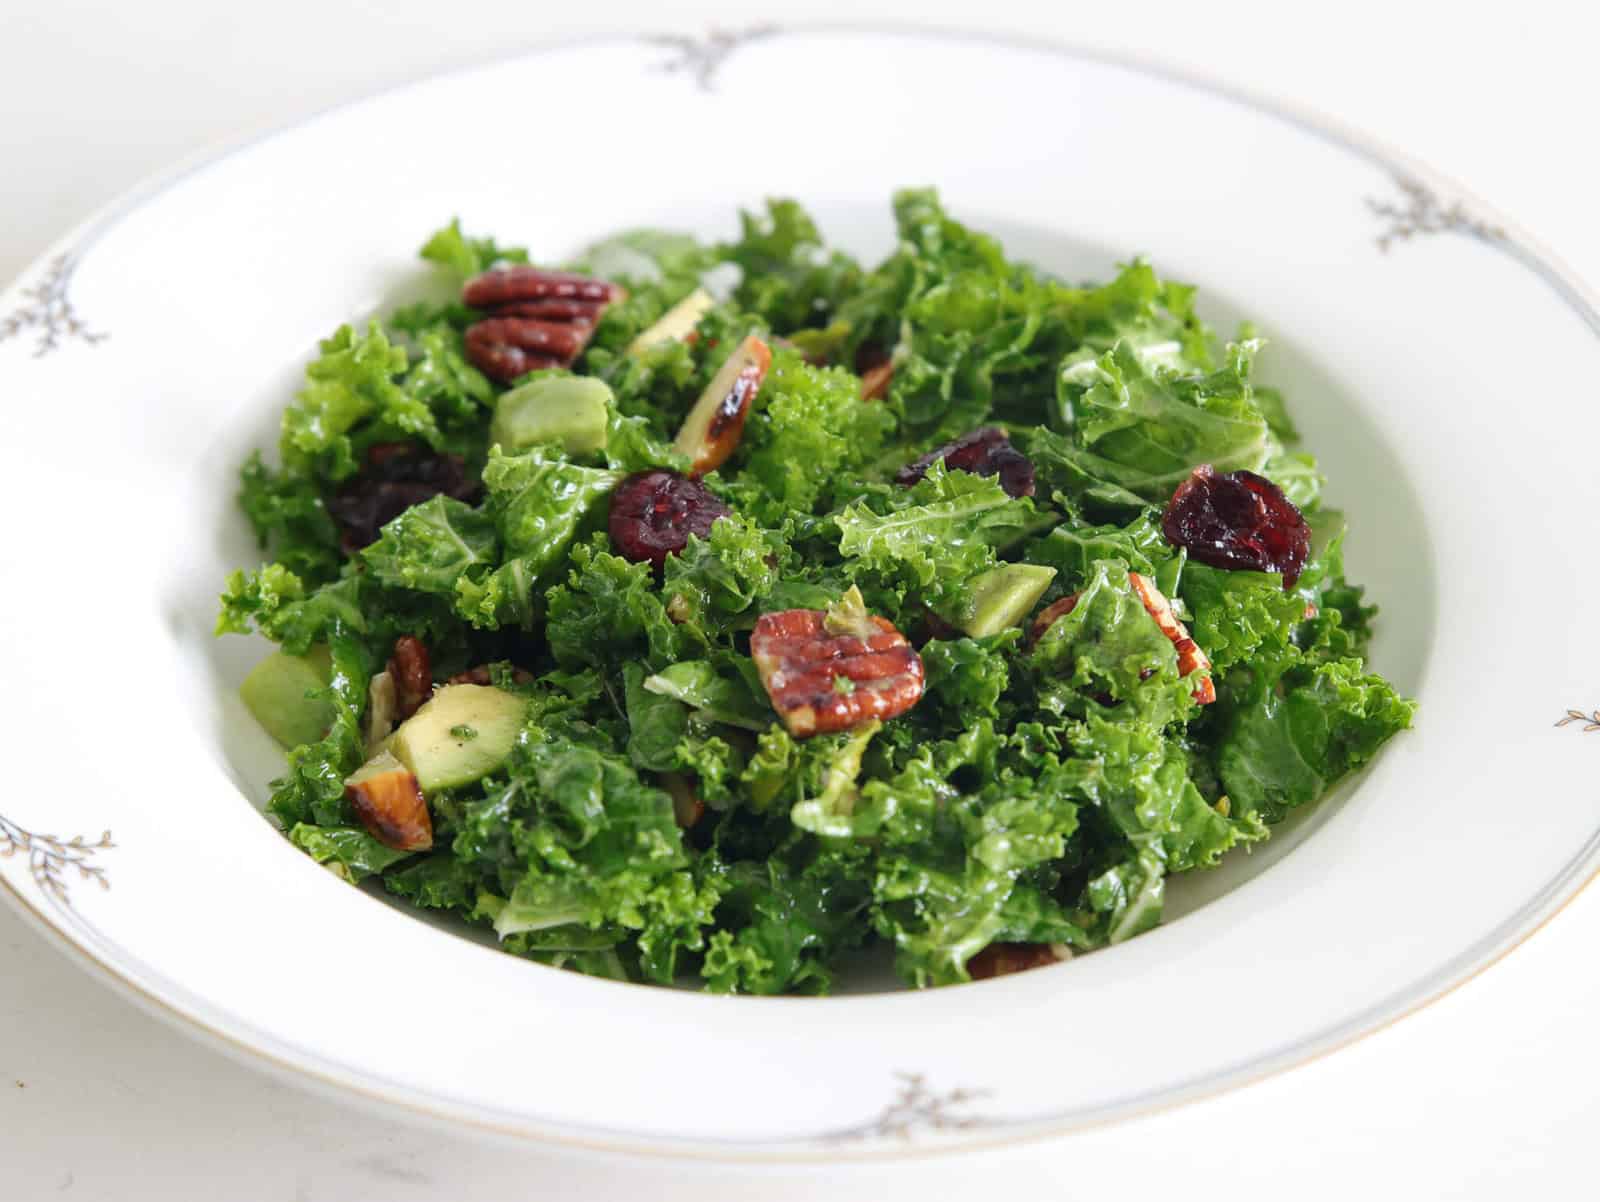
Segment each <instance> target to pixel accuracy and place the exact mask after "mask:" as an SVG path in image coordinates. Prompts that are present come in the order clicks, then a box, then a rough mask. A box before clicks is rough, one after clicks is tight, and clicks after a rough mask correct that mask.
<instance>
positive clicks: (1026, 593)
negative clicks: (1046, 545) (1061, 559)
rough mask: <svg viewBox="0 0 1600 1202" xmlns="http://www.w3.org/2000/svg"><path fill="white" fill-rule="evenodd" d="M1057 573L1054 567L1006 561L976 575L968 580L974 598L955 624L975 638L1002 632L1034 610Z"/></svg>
mask: <svg viewBox="0 0 1600 1202" xmlns="http://www.w3.org/2000/svg"><path fill="white" fill-rule="evenodd" d="M1055 577H1056V570H1055V569H1054V568H1041V567H1037V566H1035V565H1034V564H1031V563H1003V564H1001V565H1000V566H999V567H998V568H993V569H991V570H989V571H987V572H984V573H983V574H982V575H979V576H974V577H973V578H972V579H971V580H969V581H968V582H967V586H968V588H970V589H971V590H972V599H971V601H970V602H969V603H968V605H967V607H966V609H965V611H964V612H963V613H962V614H961V616H960V618H959V619H958V620H957V621H956V625H957V626H959V627H960V628H961V629H962V630H963V631H965V632H966V633H967V634H969V635H971V636H972V637H973V638H975V639H982V638H988V637H989V636H990V635H991V634H999V633H1000V632H1001V631H1002V630H1006V629H1008V628H1009V627H1012V626H1015V625H1016V624H1017V623H1018V622H1020V621H1022V619H1023V618H1025V617H1027V616H1028V614H1029V613H1031V612H1032V610H1033V607H1034V606H1035V605H1037V604H1038V603H1039V598H1040V597H1042V596H1044V590H1045V589H1047V588H1049V587H1050V582H1051V581H1052V580H1054V579H1055Z"/></svg>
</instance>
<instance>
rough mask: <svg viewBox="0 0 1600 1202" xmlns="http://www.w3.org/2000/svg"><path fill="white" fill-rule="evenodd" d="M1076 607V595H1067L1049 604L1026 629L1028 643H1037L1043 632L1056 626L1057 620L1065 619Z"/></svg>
mask: <svg viewBox="0 0 1600 1202" xmlns="http://www.w3.org/2000/svg"><path fill="white" fill-rule="evenodd" d="M1077 605H1078V594H1077V593H1069V594H1068V595H1067V596H1065V597H1062V598H1061V599H1060V600H1059V601H1052V602H1050V604H1049V605H1046V606H1045V607H1044V608H1043V609H1041V610H1040V611H1039V615H1038V617H1036V618H1034V620H1033V625H1032V626H1030V627H1028V641H1029V642H1030V643H1037V642H1038V641H1039V640H1040V639H1042V638H1043V637H1044V632H1045V631H1047V630H1049V629H1050V627H1052V626H1054V625H1055V624H1056V620H1057V619H1059V618H1064V617H1066V616H1067V615H1068V614H1069V613H1071V612H1072V611H1073V610H1074V609H1075V608H1077Z"/></svg>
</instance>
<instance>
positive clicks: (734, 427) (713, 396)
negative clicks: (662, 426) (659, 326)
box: [672, 334, 772, 479]
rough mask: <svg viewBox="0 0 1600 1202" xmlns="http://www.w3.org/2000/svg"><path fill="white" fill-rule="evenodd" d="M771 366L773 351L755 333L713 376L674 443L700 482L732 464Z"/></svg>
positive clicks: (690, 473) (692, 475) (692, 473)
mask: <svg viewBox="0 0 1600 1202" xmlns="http://www.w3.org/2000/svg"><path fill="white" fill-rule="evenodd" d="M771 366H772V350H771V348H770V347H768V346H767V344H766V343H765V342H763V341H761V339H759V338H757V337H756V336H755V335H753V334H752V335H751V336H750V337H748V338H746V339H745V340H744V341H743V342H742V343H740V344H739V346H738V347H737V348H736V349H735V350H734V352H733V354H731V355H729V356H728V359H727V362H725V363H724V364H723V365H722V366H721V368H719V369H718V370H717V374H716V375H714V376H712V377H711V383H710V384H708V385H706V390H705V391H704V392H702V393H701V394H700V399H699V400H698V401H696V402H695V405H694V408H693V409H691V410H690V411H689V416H688V417H687V418H685V419H684V422H683V428H682V429H681V430H679V431H678V438H677V441H675V442H674V443H673V444H672V449H673V450H675V451H677V452H678V453H679V454H681V455H687V456H688V457H689V460H690V468H689V477H690V479H699V478H700V477H701V476H703V475H705V474H706V473H707V472H711V471H715V470H716V469H717V468H719V467H721V466H722V465H723V464H724V463H726V462H727V461H728V456H730V455H732V454H733V452H734V448H735V447H737V446H738V445H739V439H740V438H742V437H743V436H744V419H745V418H746V417H747V416H748V415H749V413H750V402H751V400H752V399H753V398H754V397H755V395H756V392H757V390H759V389H760V387H761V382H762V381H763V380H765V379H766V377H767V369H768V368H769V367H771Z"/></svg>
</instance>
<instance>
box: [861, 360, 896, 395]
mask: <svg viewBox="0 0 1600 1202" xmlns="http://www.w3.org/2000/svg"><path fill="white" fill-rule="evenodd" d="M893 380H894V364H893V363H880V364H878V366H876V367H872V368H868V369H867V370H866V371H865V372H863V373H862V375H861V399H862V400H863V401H879V400H882V399H883V398H884V397H886V396H888V395H889V385H890V384H891V383H892V382H893Z"/></svg>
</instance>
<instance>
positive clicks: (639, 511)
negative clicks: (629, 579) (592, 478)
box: [610, 468, 728, 568]
mask: <svg viewBox="0 0 1600 1202" xmlns="http://www.w3.org/2000/svg"><path fill="white" fill-rule="evenodd" d="M727 514H728V507H727V506H726V505H724V504H723V503H722V502H721V501H719V500H717V498H716V497H715V496H713V495H712V493H711V491H710V490H709V489H707V488H706V486H705V485H704V484H701V483H700V482H699V481H698V480H690V479H688V478H687V477H684V476H680V475H678V473H677V472H669V471H667V470H665V469H664V468H657V469H656V470H655V471H650V472H638V473H636V474H634V475H632V476H629V477H628V478H627V479H626V480H624V481H623V482H622V483H621V484H619V485H617V490H616V491H615V492H614V493H612V494H611V521H610V530H611V544H612V546H614V547H616V549H617V553H618V554H619V555H621V556H622V557H623V558H624V559H630V560H632V561H633V562H634V563H644V562H646V561H648V562H650V563H653V564H654V565H655V566H656V567H657V568H660V567H661V565H662V564H663V563H664V562H665V561H666V558H667V556H668V555H676V554H677V553H678V552H679V551H681V550H683V548H684V547H685V546H686V545H687V544H688V542H689V536H690V535H691V534H693V535H695V536H696V537H698V538H706V537H707V536H709V535H710V533H711V526H712V523H714V522H715V521H716V520H717V519H718V518H720V517H726V516H727Z"/></svg>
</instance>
